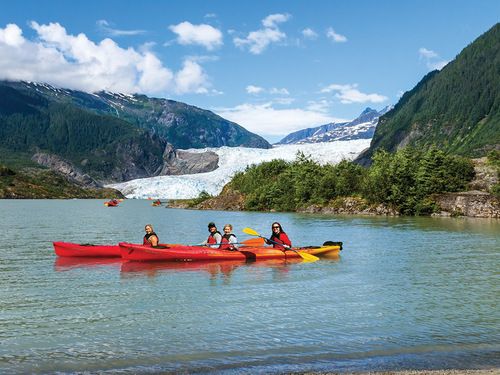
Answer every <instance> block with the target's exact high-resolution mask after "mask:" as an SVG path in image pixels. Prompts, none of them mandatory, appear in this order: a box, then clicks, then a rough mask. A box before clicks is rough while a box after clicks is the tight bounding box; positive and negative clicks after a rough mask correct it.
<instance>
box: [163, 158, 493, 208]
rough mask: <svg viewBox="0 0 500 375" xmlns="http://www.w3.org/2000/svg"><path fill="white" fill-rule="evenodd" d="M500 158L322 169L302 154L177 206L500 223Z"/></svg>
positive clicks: (173, 204) (389, 161) (382, 161)
mask: <svg viewBox="0 0 500 375" xmlns="http://www.w3.org/2000/svg"><path fill="white" fill-rule="evenodd" d="M499 174H500V152H499V151H496V150H493V151H491V152H490V153H489V154H488V157H487V158H486V157H484V158H480V159H467V158H460V157H453V156H447V155H445V154H444V153H443V152H441V151H439V150H437V149H435V148H431V149H430V150H429V151H427V152H422V151H420V152H417V151H415V150H413V149H410V148H405V149H402V150H400V151H398V152H397V153H396V155H391V154H388V153H387V152H380V153H377V154H375V156H374V163H373V165H372V166H371V167H369V168H365V167H360V166H357V165H355V164H354V163H352V162H349V161H342V162H340V163H339V164H337V165H335V166H332V165H325V166H321V165H319V164H317V163H315V162H314V161H312V160H311V158H310V157H306V156H305V155H303V154H302V153H298V154H297V158H296V160H295V161H293V162H286V161H284V160H273V161H270V162H265V163H262V164H259V165H251V166H249V167H247V169H246V171H244V172H239V173H237V174H236V175H235V176H234V177H233V179H232V180H231V181H230V182H229V183H228V184H227V185H226V186H225V187H224V188H223V190H222V192H221V193H220V194H219V195H218V196H215V197H213V196H211V195H209V194H208V193H207V192H205V191H204V192H202V193H201V194H200V196H199V197H198V198H194V199H182V200H172V201H170V202H169V203H168V204H167V207H169V208H183V209H197V210H218V211H271V212H278V211H279V212H299V213H327V214H358V215H388V216H399V215H431V216H453V217H459V216H469V217H492V218H500V184H499Z"/></svg>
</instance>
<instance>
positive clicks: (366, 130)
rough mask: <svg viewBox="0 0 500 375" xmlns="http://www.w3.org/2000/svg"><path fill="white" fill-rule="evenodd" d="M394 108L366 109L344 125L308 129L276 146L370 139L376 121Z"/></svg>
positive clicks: (288, 137) (294, 134) (292, 135)
mask: <svg viewBox="0 0 500 375" xmlns="http://www.w3.org/2000/svg"><path fill="white" fill-rule="evenodd" d="M392 108H394V107H393V106H392V105H389V106H387V107H385V108H384V109H383V110H381V111H380V112H379V111H376V110H374V109H371V108H366V109H365V110H364V111H363V113H361V115H360V116H359V117H358V118H356V119H354V120H352V121H350V122H344V123H331V124H326V125H321V126H318V127H316V128H308V129H304V130H299V131H297V132H294V133H291V134H289V135H287V136H286V137H285V138H283V139H282V140H281V141H279V142H278V143H277V144H307V143H321V142H334V141H349V140H354V139H372V138H373V133H374V132H375V128H376V127H377V123H378V119H379V117H380V116H382V115H383V114H385V113H387V112H388V111H390V110H391V109H392Z"/></svg>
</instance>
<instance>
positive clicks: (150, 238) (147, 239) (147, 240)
mask: <svg viewBox="0 0 500 375" xmlns="http://www.w3.org/2000/svg"><path fill="white" fill-rule="evenodd" d="M144 229H145V230H146V235H145V236H144V240H143V244H144V245H146V246H158V242H159V239H158V236H157V234H156V233H155V232H153V227H152V226H151V225H149V224H148V225H146V227H145V228H144Z"/></svg>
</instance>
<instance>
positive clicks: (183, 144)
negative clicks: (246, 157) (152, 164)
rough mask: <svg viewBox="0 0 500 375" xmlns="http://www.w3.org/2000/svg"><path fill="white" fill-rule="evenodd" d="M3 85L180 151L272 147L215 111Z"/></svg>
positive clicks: (37, 86)
mask: <svg viewBox="0 0 500 375" xmlns="http://www.w3.org/2000/svg"><path fill="white" fill-rule="evenodd" d="M2 84H4V85H7V86H9V87H12V88H15V89H16V90H18V91H20V92H22V93H26V94H27V95H30V93H34V92H36V93H38V94H39V95H41V96H43V97H44V98H45V99H47V100H48V101H50V102H55V103H66V104H71V105H75V106H77V107H80V108H82V109H85V110H88V111H92V112H93V113H96V114H99V115H108V116H113V117H116V118H120V119H122V120H126V121H128V122H130V123H131V124H134V125H137V126H139V127H141V128H144V129H148V130H150V131H152V132H153V133H154V134H156V135H158V136H160V137H161V138H163V139H164V140H166V141H167V142H169V143H170V144H172V145H173V146H174V147H176V148H182V149H187V148H205V147H222V146H229V147H236V146H243V147H254V148H271V147H272V146H271V145H270V144H269V142H267V141H266V140H265V139H264V138H262V137H261V136H259V135H257V134H254V133H251V132H249V131H248V130H246V129H245V128H243V127H242V126H240V125H238V124H236V123H234V122H231V121H228V120H226V119H223V118H222V117H220V116H218V115H216V114H215V113H213V112H211V111H208V110H204V109H200V108H197V107H194V106H190V105H187V104H185V103H181V102H176V101H173V100H167V99H161V98H150V97H147V96H146V95H124V94H116V93H109V92H104V91H101V92H97V93H92V94H91V93H86V92H82V91H75V90H68V89H58V88H54V87H52V86H50V85H47V84H39V83H32V82H7V81H4V82H2Z"/></svg>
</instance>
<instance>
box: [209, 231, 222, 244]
mask: <svg viewBox="0 0 500 375" xmlns="http://www.w3.org/2000/svg"><path fill="white" fill-rule="evenodd" d="M215 233H219V234H220V232H219V231H216V232H213V233H210V236H208V240H207V243H208V244H209V245H210V244H213V243H217V240H216V239H215V238H214V235H215ZM221 236H222V235H221Z"/></svg>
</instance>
